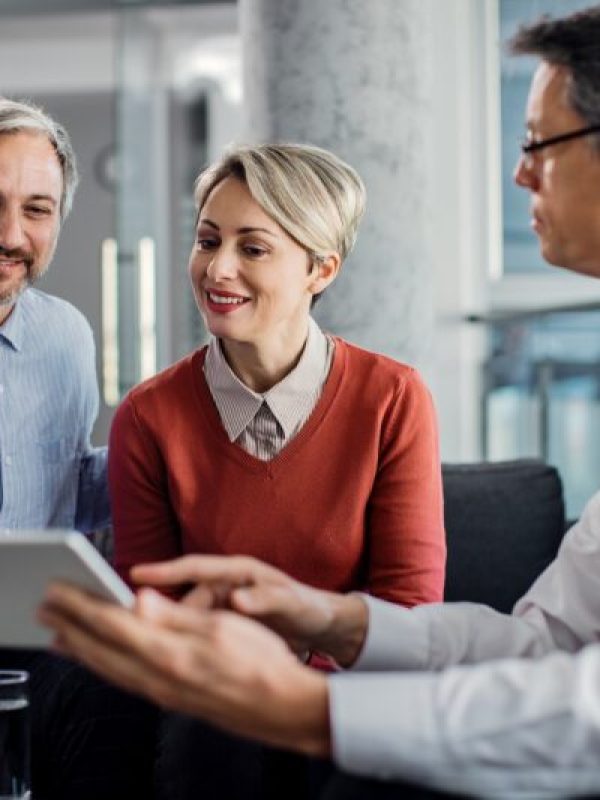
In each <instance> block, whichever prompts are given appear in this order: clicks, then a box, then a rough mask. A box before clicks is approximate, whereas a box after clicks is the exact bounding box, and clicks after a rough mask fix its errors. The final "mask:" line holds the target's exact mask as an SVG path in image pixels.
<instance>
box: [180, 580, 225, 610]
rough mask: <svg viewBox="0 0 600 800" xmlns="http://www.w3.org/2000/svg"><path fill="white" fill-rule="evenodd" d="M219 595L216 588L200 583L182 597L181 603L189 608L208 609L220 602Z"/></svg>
mask: <svg viewBox="0 0 600 800" xmlns="http://www.w3.org/2000/svg"><path fill="white" fill-rule="evenodd" d="M219 599H220V598H219V597H218V596H217V593H216V592H215V591H214V589H212V588H209V587H208V586H206V585H204V584H199V585H197V586H195V587H194V588H193V589H191V590H190V591H189V592H187V594H185V595H184V596H183V597H182V598H181V601H180V602H181V603H183V604H184V605H186V606H188V607H189V608H197V609H200V610H206V609H208V608H214V607H215V606H216V605H218V604H219Z"/></svg>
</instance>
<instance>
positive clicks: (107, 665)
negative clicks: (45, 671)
mask: <svg viewBox="0 0 600 800" xmlns="http://www.w3.org/2000/svg"><path fill="white" fill-rule="evenodd" d="M39 618H40V620H41V621H42V622H43V624H45V625H47V626H48V627H50V628H53V629H54V631H55V632H56V640H55V649H56V650H57V651H58V652H59V653H60V654H62V655H65V656H67V657H72V658H75V659H77V660H78V661H81V662H83V663H84V664H85V665H86V666H88V667H89V668H90V669H91V670H93V671H94V672H97V673H99V674H100V675H102V676H103V677H105V678H106V679H108V680H109V681H113V682H114V683H117V684H118V685H120V686H122V687H123V688H125V689H128V690H130V691H132V692H135V693H138V694H142V695H144V696H146V697H148V698H150V699H151V700H153V701H155V702H157V703H158V704H160V705H162V706H165V707H167V708H170V709H173V710H175V711H180V712H183V713H186V714H191V715H195V716H198V717H200V718H202V719H205V720H207V721H208V722H211V723H213V724H215V725H218V726H219V727H222V728H224V729H225V730H229V731H231V732H233V733H236V734H239V735H242V736H247V737H250V738H254V739H258V740H259V741H263V742H266V743H268V744H272V745H275V746H278V747H284V748H289V749H295V750H300V751H302V752H305V753H309V754H312V755H320V756H325V755H328V754H329V750H330V741H329V738H330V737H329V715H328V696H327V680H326V678H325V677H324V676H323V675H322V674H320V673H319V672H317V671H316V670H312V669H309V668H307V667H304V666H303V665H301V664H300V663H299V662H298V660H297V659H296V658H295V657H294V656H293V654H292V653H291V652H290V651H289V649H288V648H287V647H286V645H285V644H284V642H283V641H282V640H281V639H279V638H278V637H277V636H275V635H274V634H273V633H271V632H270V631H269V630H267V629H266V628H265V627H263V626H262V625H259V624H258V623H256V622H254V621H252V620H248V619H244V618H243V617H241V616H239V615H238V614H234V613H232V612H231V611H222V610H216V611H214V610H213V611H206V610H200V609H197V608H191V607H190V606H186V605H182V604H181V603H177V602H173V601H172V600H169V599H167V598H164V597H162V596H161V595H159V594H158V593H157V592H155V591H153V590H151V589H145V590H142V591H141V592H140V594H139V596H138V598H137V601H136V606H135V608H134V609H133V610H127V609H123V608H120V607H119V606H117V605H114V604H112V603H107V602H105V601H103V600H99V599H97V598H95V597H92V596H91V595H89V594H86V593H85V592H82V591H80V590H79V589H76V588H74V587H72V586H68V585H65V584H56V585H54V586H52V587H51V588H50V590H49V591H48V594H47V598H46V602H45V604H44V606H43V607H42V608H41V609H40V611H39Z"/></svg>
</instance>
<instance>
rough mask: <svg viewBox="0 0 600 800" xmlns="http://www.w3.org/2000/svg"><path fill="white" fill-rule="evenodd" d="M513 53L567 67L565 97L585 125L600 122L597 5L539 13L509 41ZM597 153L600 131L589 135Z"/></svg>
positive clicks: (599, 9) (599, 21)
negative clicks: (561, 13) (565, 13)
mask: <svg viewBox="0 0 600 800" xmlns="http://www.w3.org/2000/svg"><path fill="white" fill-rule="evenodd" d="M509 47H510V50H511V52H513V53H514V54H516V55H535V56H539V57H540V58H542V59H543V60H544V61H547V62H548V63H549V64H553V65H555V66H562V67H566V68H567V69H568V71H569V83H568V89H567V92H568V94H567V99H568V101H569V103H570V105H571V107H572V108H573V110H574V111H576V112H577V113H578V114H579V115H580V116H581V117H582V118H583V119H584V120H585V121H586V123H587V124H588V125H600V5H595V6H592V7H591V8H587V9H585V10H584V11H579V12H576V13H575V14H570V15H569V16H567V17H561V18H559V19H551V18H550V17H548V16H544V17H542V18H541V19H540V20H539V21H538V22H536V23H534V24H532V25H526V26H523V27H521V28H519V30H518V31H517V33H516V34H515V35H514V36H513V38H512V39H511V40H510V42H509ZM593 141H594V146H595V149H596V150H597V151H598V152H599V153H600V135H595V136H594V137H593Z"/></svg>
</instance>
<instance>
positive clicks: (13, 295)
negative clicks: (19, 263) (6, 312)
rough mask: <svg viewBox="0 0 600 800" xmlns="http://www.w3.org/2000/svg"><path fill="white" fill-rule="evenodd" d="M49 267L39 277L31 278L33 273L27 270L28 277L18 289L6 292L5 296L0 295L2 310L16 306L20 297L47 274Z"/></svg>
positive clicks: (39, 273)
mask: <svg viewBox="0 0 600 800" xmlns="http://www.w3.org/2000/svg"><path fill="white" fill-rule="evenodd" d="M47 269H48V267H44V269H42V270H41V271H40V272H38V274H37V275H35V276H33V277H32V276H31V272H30V271H29V270H27V275H26V276H25V277H24V278H23V280H22V281H21V283H20V284H19V286H17V288H16V289H13V290H12V292H6V293H5V294H2V293H0V308H6V307H7V306H12V305H14V304H15V303H16V302H17V300H18V299H19V297H20V296H21V295H22V294H23V292H24V291H25V289H28V288H29V287H30V286H33V284H34V283H37V282H38V280H39V279H40V278H41V277H42V275H44V274H45V272H46V270H47Z"/></svg>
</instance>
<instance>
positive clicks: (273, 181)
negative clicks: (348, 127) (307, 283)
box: [194, 144, 366, 261]
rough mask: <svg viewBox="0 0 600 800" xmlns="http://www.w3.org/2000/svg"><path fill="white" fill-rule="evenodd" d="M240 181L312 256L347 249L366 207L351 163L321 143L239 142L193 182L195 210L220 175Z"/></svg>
mask: <svg viewBox="0 0 600 800" xmlns="http://www.w3.org/2000/svg"><path fill="white" fill-rule="evenodd" d="M229 176H233V177H236V178H239V179H240V180H242V181H244V183H245V184H246V185H247V186H248V190H249V191H250V194H251V195H252V197H253V198H254V199H255V200H256V202H257V203H258V204H259V205H260V206H261V207H262V208H263V209H264V210H265V211H266V212H267V214H268V215H269V216H270V217H272V219H274V220H275V222H277V223H278V224H279V225H280V226H281V227H282V228H283V229H284V230H285V231H286V233H288V234H289V235H290V236H291V237H292V239H294V240H295V241H296V242H297V243H298V244H299V245H300V246H301V247H303V248H304V249H305V250H306V251H307V252H308V253H309V255H310V256H311V258H312V259H313V260H314V259H316V260H319V259H323V258H325V257H326V256H327V255H328V254H329V253H331V252H336V253H338V254H339V256H340V258H341V259H342V261H343V260H344V258H346V256H347V255H348V253H349V252H350V251H351V250H352V247H353V245H354V242H355V239H356V232H357V229H358V224H359V222H360V219H361V217H362V215H363V212H364V208H365V199H366V193H365V187H364V185H363V182H362V180H361V179H360V177H359V176H358V174H357V173H356V171H355V170H354V169H352V167H350V166H349V165H348V164H346V163H345V162H344V161H342V160H341V159H340V158H338V157H337V156H334V155H333V153H330V152H328V151H327V150H322V149H321V148H320V147H313V146H310V145H300V144H260V145H240V146H238V147H234V148H232V149H230V150H228V151H227V152H226V153H225V154H224V155H223V157H222V158H221V159H220V160H219V161H217V162H216V163H215V164H213V165H212V166H210V167H209V168H208V169H207V170H205V171H204V172H203V173H201V175H200V176H199V178H198V179H197V181H196V184H195V192H194V197H195V200H196V205H197V208H198V210H201V209H202V206H203V205H204V203H205V202H206V199H207V198H208V195H209V194H210V193H211V191H212V190H213V189H214V188H215V186H216V185H217V184H218V183H220V182H221V181H222V180H224V179H225V178H227V177H229Z"/></svg>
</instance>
